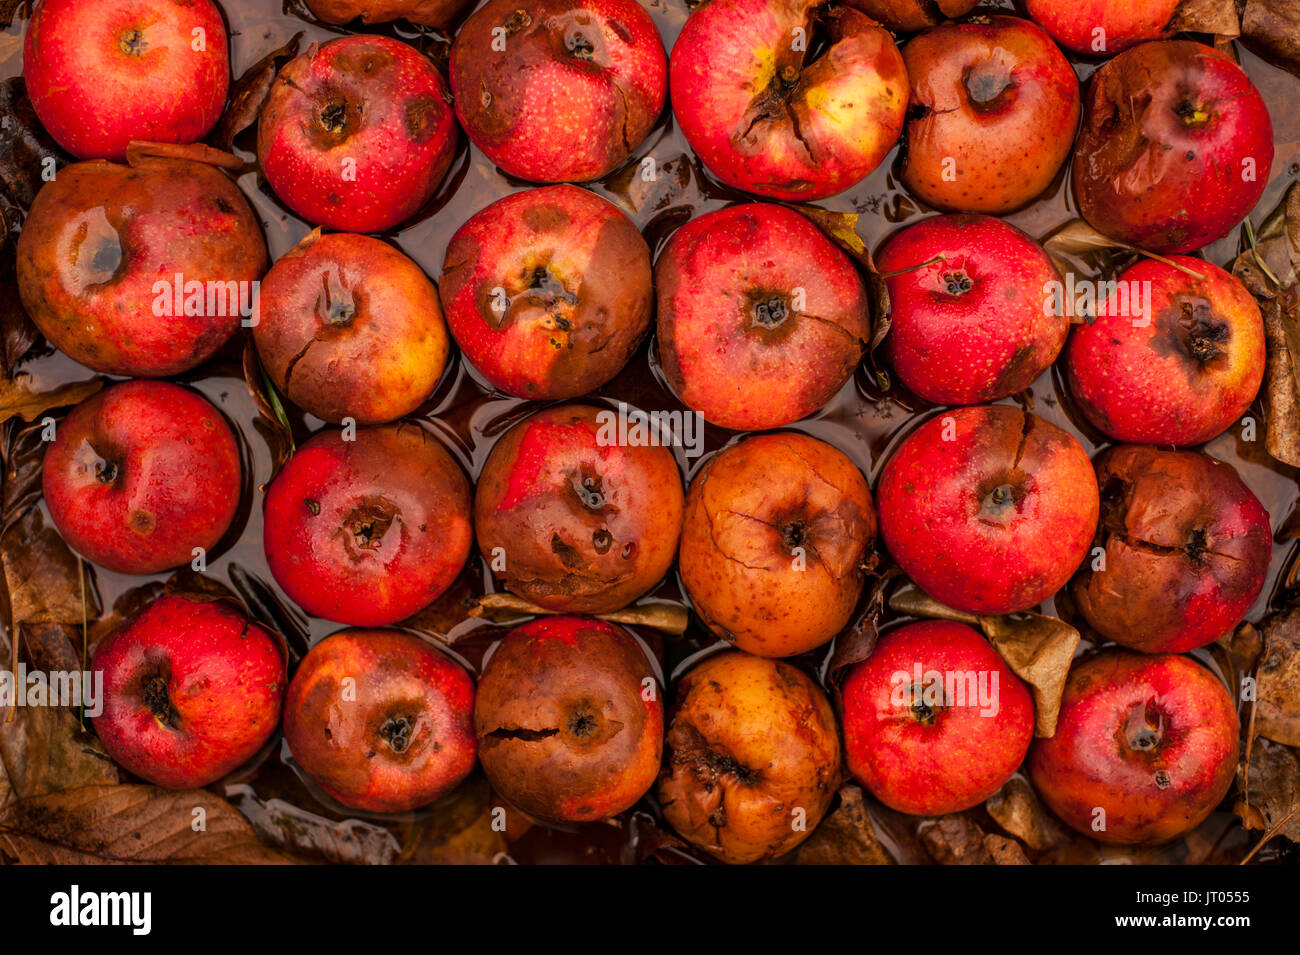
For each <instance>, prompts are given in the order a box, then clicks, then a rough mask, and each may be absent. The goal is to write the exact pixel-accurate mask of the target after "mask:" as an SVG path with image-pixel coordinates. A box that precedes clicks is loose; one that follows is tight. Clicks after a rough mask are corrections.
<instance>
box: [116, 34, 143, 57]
mask: <svg viewBox="0 0 1300 955" xmlns="http://www.w3.org/2000/svg"><path fill="white" fill-rule="evenodd" d="M117 46H118V49H120V50H121V51H122V52H123V53H125V54H126V55H127V56H143V55H144V51H145V42H144V34H143V33H141V32H140V31H139V30H136V29H134V28H133V29H130V30H127V31H126V32H125V33H123V34H122V39H121V40H119V41H118V44H117Z"/></svg>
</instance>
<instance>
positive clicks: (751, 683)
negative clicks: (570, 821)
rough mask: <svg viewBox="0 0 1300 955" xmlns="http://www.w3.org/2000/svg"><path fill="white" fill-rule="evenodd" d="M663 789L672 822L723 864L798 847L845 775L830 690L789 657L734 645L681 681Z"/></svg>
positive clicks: (662, 799)
mask: <svg viewBox="0 0 1300 955" xmlns="http://www.w3.org/2000/svg"><path fill="white" fill-rule="evenodd" d="M667 743H668V752H667V754H666V756H665V759H664V766H663V772H662V773H661V775H660V777H659V785H658V788H657V789H656V793H657V795H658V797H659V804H660V806H662V807H663V813H664V818H665V819H666V820H667V821H668V824H669V825H671V826H672V827H673V829H675V830H676V831H677V833H678V834H679V835H680V836H681V837H682V838H684V839H685V840H686V841H688V842H690V843H692V844H694V845H697V846H699V847H700V848H702V849H704V850H705V851H706V852H708V853H710V854H711V855H713V856H716V857H717V858H718V859H721V860H722V861H723V862H730V863H746V862H757V861H759V860H761V859H770V858H773V857H775V856H779V855H782V854H784V853H786V852H789V851H790V850H791V849H793V848H794V847H795V846H797V845H798V844H799V843H801V842H803V840H804V839H806V838H807V837H808V835H809V833H811V832H812V831H813V830H814V829H815V828H817V824H818V823H819V822H821V819H822V816H824V815H825V814H826V810H827V808H828V807H829V806H830V803H831V799H832V798H833V797H834V795H835V791H836V788H837V787H838V786H839V781H840V737H839V731H838V729H837V728H836V725H835V716H834V714H833V713H832V712H831V707H830V703H829V702H827V700H826V696H825V694H823V693H822V691H821V690H820V689H819V688H818V687H817V685H816V684H815V683H813V681H812V680H810V679H809V678H808V676H807V675H805V674H804V672H803V671H802V670H799V669H797V668H796V667H793V666H791V665H790V664H788V663H785V662H783V661H781V660H766V659H763V658H762V657H754V656H750V655H749V654H746V653H738V652H736V651H726V652H724V653H719V654H716V655H714V656H711V657H709V658H708V659H706V660H705V661H704V662H702V663H700V664H699V665H697V666H695V667H694V668H692V669H691V670H689V671H688V672H687V673H686V675H685V676H683V677H682V678H681V680H680V681H679V682H678V684H677V694H676V697H675V699H674V703H673V708H672V711H671V714H670V723H669V727H668V738H667Z"/></svg>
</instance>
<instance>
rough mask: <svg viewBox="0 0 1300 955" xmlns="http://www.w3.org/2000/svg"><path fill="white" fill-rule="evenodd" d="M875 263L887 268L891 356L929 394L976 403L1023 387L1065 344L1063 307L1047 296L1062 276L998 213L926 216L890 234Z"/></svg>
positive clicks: (915, 387)
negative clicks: (1052, 305)
mask: <svg viewBox="0 0 1300 955" xmlns="http://www.w3.org/2000/svg"><path fill="white" fill-rule="evenodd" d="M876 262H877V265H878V267H879V268H880V271H881V272H882V273H884V274H886V275H887V276H888V277H887V278H886V280H885V284H886V286H887V287H888V289H889V300H890V304H891V307H892V312H891V322H890V326H889V335H888V337H887V338H886V339H885V348H886V353H887V355H888V357H889V362H890V364H891V365H893V367H894V370H895V371H896V372H898V377H899V378H901V379H902V381H903V384H905V385H907V387H908V388H910V389H911V390H912V391H913V392H915V393H916V394H917V395H919V396H920V397H922V398H924V399H925V400H926V401H933V402H935V403H936V404H945V405H960V404H975V403H976V402H981V401H996V400H998V399H999V398H1005V397H1007V396H1008V395H1013V394H1015V393H1016V392H1018V391H1023V390H1024V389H1026V388H1028V387H1029V386H1030V385H1032V384H1033V383H1034V380H1035V379H1036V378H1038V376H1039V375H1041V374H1042V373H1043V372H1044V371H1046V370H1047V368H1048V367H1050V366H1051V364H1052V362H1054V361H1055V360H1056V356H1057V355H1058V354H1059V353H1060V351H1061V348H1062V346H1063V345H1064V344H1065V339H1066V336H1067V335H1068V334H1069V331H1070V321H1069V318H1068V317H1067V316H1066V312H1065V310H1064V309H1062V310H1060V311H1054V310H1053V309H1051V308H1048V307H1045V305H1044V303H1045V302H1047V301H1048V300H1049V295H1048V290H1049V289H1050V287H1051V283H1053V282H1059V281H1060V276H1059V275H1058V274H1057V272H1056V267H1055V266H1053V265H1052V260H1051V259H1049V258H1048V257H1047V253H1046V252H1044V251H1043V248H1042V246H1040V245H1039V244H1038V243H1036V242H1035V241H1034V240H1033V239H1031V238H1029V236H1027V235H1025V234H1024V233H1023V232H1021V231H1020V230H1019V229H1017V228H1015V227H1014V226H1010V225H1007V224H1006V223H1005V222H1003V221H1001V220H1000V219H994V218H991V217H989V216H969V215H948V216H938V217H936V218H933V219H927V220H925V221H924V222H921V223H918V224H917V225H914V226H909V227H908V228H906V229H904V230H903V231H902V232H900V233H898V234H897V235H896V236H894V237H893V238H892V239H890V240H889V243H888V244H887V245H886V246H885V248H884V250H883V251H882V252H881V253H880V255H879V256H878V257H877V260H876ZM891 273H894V274H891ZM991 316H996V320H992V321H991V320H990V318H991Z"/></svg>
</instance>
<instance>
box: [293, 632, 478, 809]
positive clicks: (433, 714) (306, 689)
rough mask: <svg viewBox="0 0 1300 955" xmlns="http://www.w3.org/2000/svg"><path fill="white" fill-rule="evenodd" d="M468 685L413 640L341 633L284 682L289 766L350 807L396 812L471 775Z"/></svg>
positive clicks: (450, 664) (459, 672) (448, 663)
mask: <svg viewBox="0 0 1300 955" xmlns="http://www.w3.org/2000/svg"><path fill="white" fill-rule="evenodd" d="M473 709H474V681H473V680H472V679H470V676H469V674H468V673H466V672H465V670H464V668H463V667H461V666H460V665H459V664H458V663H456V662H454V661H453V660H452V659H451V658H450V657H448V656H447V655H446V654H444V653H441V652H439V651H438V650H437V649H435V648H434V647H433V646H431V645H430V644H428V643H426V642H425V641H423V640H421V639H420V638H419V637H415V636H412V635H410V634H407V633H401V632H400V631H396V630H343V631H340V632H339V633H336V634H334V635H333V636H329V637H326V638H325V639H324V640H322V641H321V642H320V643H318V644H316V645H315V646H314V647H312V648H311V650H310V651H308V653H307V655H306V656H305V657H303V659H302V663H300V664H298V669H297V671H296V672H295V673H294V675H293V680H292V681H291V682H290V684H289V693H288V696H287V697H286V698H285V703H284V738H285V741H286V742H287V743H288V744H289V750H290V752H291V753H292V754H293V759H294V762H295V763H297V764H298V766H299V767H301V768H302V770H303V772H305V773H306V774H307V775H309V776H310V777H311V778H312V779H313V780H314V781H315V782H316V784H317V785H319V786H320V788H321V789H323V790H324V791H325V792H326V793H328V794H329V795H330V796H332V797H333V798H334V799H337V800H338V801H339V802H341V803H343V805H345V806H347V807H348V808H350V809H361V810H364V811H367V812H405V811H407V810H411V809H416V808H418V807H420V806H425V805H428V804H429V803H431V802H434V801H435V800H437V799H438V798H439V797H441V796H443V795H444V794H446V793H448V792H450V791H451V790H452V789H454V788H455V787H456V786H457V785H459V784H460V782H461V780H463V779H464V778H465V777H466V776H468V775H469V774H470V772H471V771H472V770H473V769H474V765H475V761H474V754H475V748H476V747H475V742H474V725H473Z"/></svg>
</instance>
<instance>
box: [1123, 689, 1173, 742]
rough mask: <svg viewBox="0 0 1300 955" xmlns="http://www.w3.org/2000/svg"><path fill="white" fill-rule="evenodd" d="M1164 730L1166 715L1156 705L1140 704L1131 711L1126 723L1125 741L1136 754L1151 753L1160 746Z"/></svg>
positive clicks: (1151, 703) (1149, 703)
mask: <svg viewBox="0 0 1300 955" xmlns="http://www.w3.org/2000/svg"><path fill="white" fill-rule="evenodd" d="M1153 718H1154V721H1153ZM1164 730H1165V717H1164V714H1163V713H1162V712H1161V711H1160V710H1158V709H1156V707H1155V705H1154V703H1153V702H1150V701H1148V702H1147V703H1138V704H1136V705H1135V706H1133V707H1132V708H1131V709H1130V710H1129V714H1128V719H1127V720H1126V721H1125V722H1124V741H1125V742H1126V743H1127V744H1128V747H1129V749H1131V750H1133V751H1134V752H1138V753H1149V752H1151V751H1153V750H1154V749H1156V747H1158V746H1159V745H1160V741H1161V739H1162V738H1163V737H1164Z"/></svg>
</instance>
